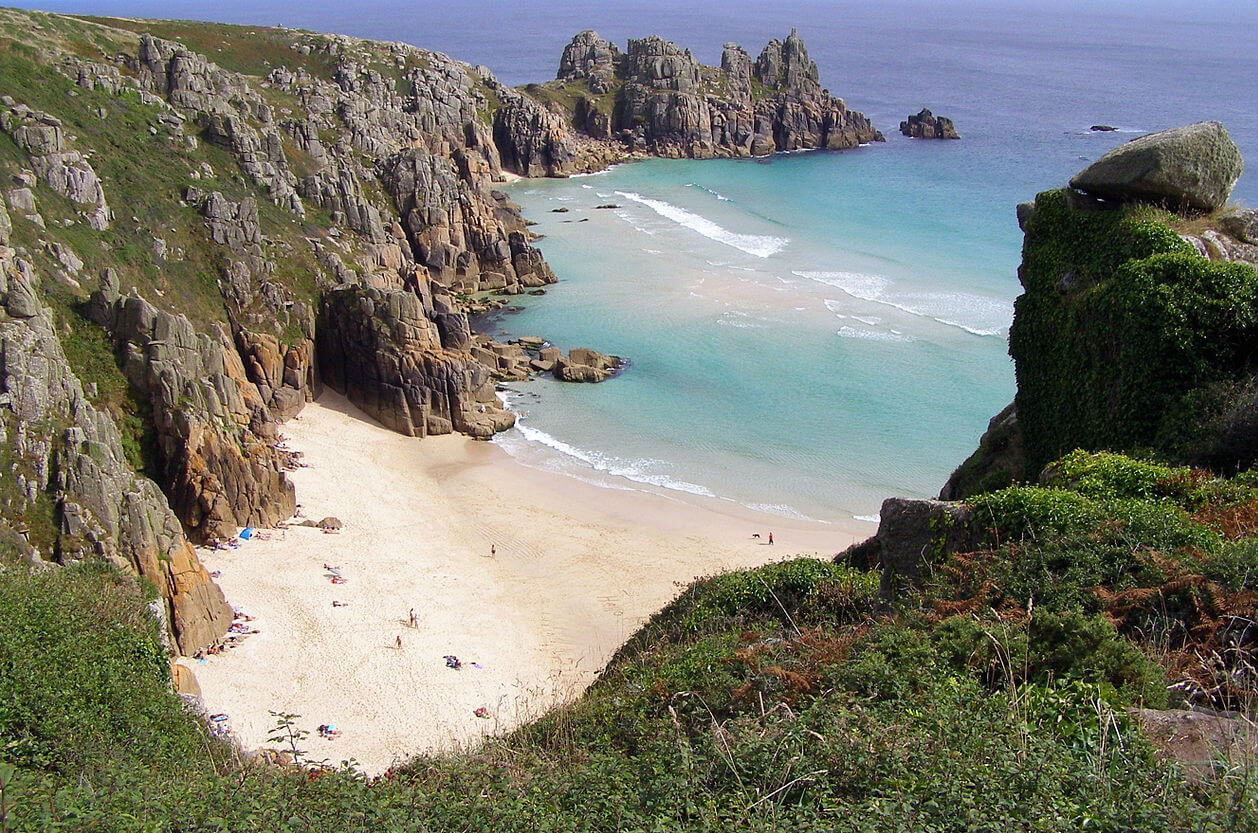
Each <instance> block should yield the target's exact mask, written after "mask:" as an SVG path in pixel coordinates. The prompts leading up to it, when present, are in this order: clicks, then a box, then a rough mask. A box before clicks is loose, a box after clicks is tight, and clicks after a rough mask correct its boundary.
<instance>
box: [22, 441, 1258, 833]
mask: <svg viewBox="0 0 1258 833" xmlns="http://www.w3.org/2000/svg"><path fill="white" fill-rule="evenodd" d="M1050 470H1051V472H1052V474H1051V476H1049V477H1048V478H1046V480H1045V484H1046V485H1043V486H1035V487H1027V486H1023V487H1015V488H1012V489H1007V490H1002V491H1000V492H996V493H992V494H989V495H984V496H982V497H980V498H975V499H974V500H973V501H971V502H970V506H971V507H972V509H973V523H974V524H975V528H976V530H979V532H980V537H979V538H978V539H976V540H979V541H980V542H981V548H979V549H976V550H974V551H972V552H947V551H943V550H942V549H941V550H940V551H939V552H937V553H935V554H933V555H932V560H933V562H934V563H933V574H932V576H931V578H930V579H929V580H928V581H926V582H925V583H924V584H923V585H922V586H921V587H920V588H918V589H916V590H913V591H911V592H909V593H907V594H905V595H902V596H899V597H897V598H895V599H893V600H888V599H885V598H882V597H881V596H880V595H879V592H878V576H877V573H876V572H873V571H869V570H865V569H860V568H857V567H854V566H849V565H847V564H843V563H828V562H821V561H815V560H811V559H805V560H795V561H787V562H783V563H780V564H774V565H770V566H767V567H764V568H760V569H757V570H751V571H745V572H739V573H731V574H726V575H721V576H717V577H714V578H710V579H706V580H703V581H700V582H698V583H696V584H694V585H692V586H690V587H688V588H686V589H685V590H684V591H683V592H682V594H681V595H680V596H679V597H678V598H677V599H676V600H675V601H674V602H673V603H672V604H670V605H669V606H668V607H667V608H665V609H664V610H663V611H661V612H660V613H659V614H657V615H656V616H654V617H653V618H652V619H651V620H650V621H649V622H648V623H647V624H646V625H645V626H644V627H643V628H642V629H641V630H640V631H639V632H638V633H637V634H636V635H635V636H634V637H633V639H631V640H630V641H629V643H628V644H626V645H625V646H624V647H623V648H622V649H621V650H620V651H619V652H618V653H617V655H616V657H615V658H614V659H613V660H612V662H611V663H610V664H609V666H608V668H607V669H606V671H605V672H604V673H603V674H602V676H601V677H600V679H599V681H598V682H597V683H596V684H595V685H594V686H593V687H592V688H591V689H590V690H589V691H588V692H586V694H585V695H583V696H582V697H581V698H580V699H578V700H577V701H576V702H574V703H573V704H571V705H569V706H565V707H562V708H559V709H556V710H554V711H552V712H551V713H549V714H547V715H546V716H544V717H543V718H541V719H540V720H538V721H537V722H535V723H532V724H530V725H527V726H525V727H523V728H521V729H519V730H517V731H515V732H512V733H510V734H508V735H506V736H505V737H501V738H496V739H492V740H490V741H488V742H487V743H486V744H485V745H484V746H482V747H480V748H478V749H473V750H469V751H467V752H464V753H460V754H454V755H448V756H443V757H422V756H421V757H418V758H416V759H414V760H412V761H410V762H407V763H405V764H402V765H400V766H397V767H395V768H394V769H392V770H390V771H389V772H387V773H386V774H384V775H383V776H381V777H379V778H365V777H363V776H362V775H361V774H359V773H357V772H356V771H355V770H354V769H352V768H351V767H350V766H348V765H344V764H342V762H339V761H327V762H323V761H319V760H316V759H317V758H318V757H319V753H318V752H314V751H311V749H310V747H311V746H312V744H311V743H309V742H308V740H307V739H306V738H303V737H302V736H301V735H300V734H297V735H296V736H293V735H291V734H290V733H288V732H286V731H283V725H284V719H283V717H282V716H281V717H280V719H279V720H280V725H279V729H280V730H281V731H278V732H277V734H276V739H277V741H282V742H280V743H277V744H276V748H277V750H284V749H289V750H290V751H291V750H292V749H294V748H295V749H296V758H297V761H296V762H295V763H293V764H289V765H280V766H276V765H271V764H263V763H260V762H258V761H256V760H248V759H244V758H242V757H241V756H240V753H239V752H238V751H236V750H233V749H232V748H230V747H229V746H228V745H226V744H225V743H224V742H222V741H220V740H217V739H215V738H213V737H211V736H210V734H209V733H208V730H207V728H206V726H205V724H203V723H201V722H200V721H199V720H197V719H195V718H193V717H191V716H189V715H188V714H186V713H185V712H184V711H183V709H182V707H181V703H180V701H179V699H178V698H177V697H176V696H175V695H174V694H172V693H171V692H170V690H169V687H168V683H167V676H166V672H165V666H164V663H163V656H164V651H163V648H162V646H161V644H160V641H159V636H158V633H157V631H156V629H155V627H154V625H153V622H152V619H151V618H149V617H148V616H147V614H146V608H145V594H144V592H143V591H142V590H141V589H140V588H139V586H138V585H137V584H136V583H135V582H134V580H133V579H131V578H129V577H127V576H125V575H123V574H121V573H119V572H118V571H116V570H113V569H111V568H102V567H99V566H96V567H93V566H90V565H84V566H82V567H77V568H73V569H66V570H58V571H54V572H51V573H47V572H39V573H29V572H27V571H25V570H23V569H15V568H14V567H13V566H12V565H10V568H9V569H7V570H6V571H5V572H4V573H3V574H2V575H0V640H2V641H3V648H4V656H5V657H6V661H5V663H4V665H3V667H2V668H0V688H3V690H4V691H5V700H4V707H3V710H2V711H0V742H2V743H3V750H4V752H3V754H4V759H5V761H6V762H7V763H6V765H5V769H4V770H3V772H0V776H2V777H3V779H4V804H3V806H4V808H5V809H4V811H3V812H4V814H5V815H4V816H3V819H4V821H3V824H5V825H7V827H6V828H4V829H10V830H25V829H37V828H38V829H47V830H83V829H110V830H245V829H248V830H312V831H313V830H364V831H365V830H451V829H459V830H486V831H492V830H518V829H533V830H674V829H688V830H730V829H737V830H812V829H817V828H818V827H824V828H825V829H835V830H871V831H872V830H888V829H905V828H908V827H913V828H917V829H924V830H966V831H969V830H993V831H995V830H1008V829H1025V830H1045V831H1047V830H1063V831H1065V830H1079V829H1098V830H1132V829H1138V830H1167V831H1172V830H1189V829H1191V830H1219V831H1225V830H1226V831H1231V830H1237V831H1239V830H1247V829H1253V826H1254V825H1255V824H1258V783H1255V781H1254V770H1253V768H1252V766H1251V764H1252V761H1251V760H1248V759H1245V758H1244V757H1242V758H1240V759H1229V758H1228V757H1227V755H1228V750H1226V749H1220V750H1217V751H1218V755H1219V758H1218V760H1217V762H1215V763H1213V764H1211V763H1210V762H1209V761H1207V762H1206V764H1205V771H1204V772H1195V771H1192V770H1185V769H1183V768H1182V767H1184V766H1185V765H1184V764H1180V763H1177V762H1176V761H1174V760H1172V759H1168V758H1167V757H1165V756H1164V755H1162V754H1160V753H1159V752H1158V750H1157V749H1156V748H1155V747H1154V746H1152V745H1151V744H1150V743H1149V741H1148V740H1147V739H1146V738H1145V736H1144V735H1143V734H1142V732H1141V725H1142V724H1141V719H1142V717H1141V716H1142V715H1143V714H1145V712H1141V711H1139V710H1140V709H1143V708H1149V709H1155V708H1165V707H1166V706H1175V705H1182V704H1185V703H1190V702H1195V703H1199V704H1203V705H1204V704H1208V705H1213V706H1215V707H1217V708H1230V709H1237V708H1240V709H1249V708H1252V703H1253V697H1254V694H1255V693H1256V691H1258V685H1256V683H1258V679H1256V678H1255V676H1254V671H1253V664H1252V662H1253V647H1252V642H1250V641H1248V640H1249V639H1250V638H1249V637H1244V638H1242V639H1241V640H1240V641H1239V642H1238V641H1237V639H1236V638H1235V637H1236V635H1237V632H1236V629H1235V626H1234V625H1229V624H1228V623H1229V622H1235V621H1236V619H1237V618H1238V617H1245V616H1248V615H1251V614H1252V610H1253V606H1254V602H1255V599H1258V546H1255V540H1256V539H1255V538H1254V537H1253V536H1254V534H1255V533H1256V532H1258V511H1255V510H1254V507H1255V506H1256V505H1258V500H1256V496H1258V489H1256V488H1255V486H1254V485H1251V484H1250V483H1248V482H1238V481H1236V480H1226V479H1219V478H1213V477H1210V476H1208V475H1204V474H1203V473H1201V472H1198V471H1194V470H1190V469H1184V468H1180V469H1176V468H1169V467H1163V466H1157V465H1153V464H1149V463H1145V462H1141V461H1138V460H1133V459H1131V458H1126V457H1121V456H1118V455H1086V454H1078V453H1076V454H1072V455H1068V456H1067V457H1066V458H1065V459H1063V460H1062V461H1060V463H1058V464H1056V465H1054V466H1053V467H1051V469H1050ZM1217 661H1221V663H1222V664H1218V662H1217ZM1234 751H1235V750H1233V752H1234ZM1248 754H1250V755H1252V754H1253V749H1252V748H1250V751H1249V753H1248ZM280 759H281V760H290V761H291V760H292V758H291V757H289V758H287V759H285V758H280ZM1189 775H1191V777H1188V776H1189Z"/></svg>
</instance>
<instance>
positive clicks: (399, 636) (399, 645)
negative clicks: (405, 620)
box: [396, 633, 402, 651]
mask: <svg viewBox="0 0 1258 833" xmlns="http://www.w3.org/2000/svg"><path fill="white" fill-rule="evenodd" d="M396 644H397V649H398V650H399V651H400V650H402V634H400V633H399V634H398V635H397V643H396Z"/></svg>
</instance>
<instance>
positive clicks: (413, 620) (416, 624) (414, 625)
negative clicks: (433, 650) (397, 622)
mask: <svg viewBox="0 0 1258 833" xmlns="http://www.w3.org/2000/svg"><path fill="white" fill-rule="evenodd" d="M411 627H412V628H417V627H419V620H418V619H416V618H415V608H413V607H412V608H411Z"/></svg>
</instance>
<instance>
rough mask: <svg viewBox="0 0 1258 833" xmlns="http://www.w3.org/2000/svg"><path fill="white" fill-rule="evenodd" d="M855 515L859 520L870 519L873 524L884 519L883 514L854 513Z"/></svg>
mask: <svg viewBox="0 0 1258 833" xmlns="http://www.w3.org/2000/svg"><path fill="white" fill-rule="evenodd" d="M853 517H854V518H855V519H856V520H858V521H868V522H869V523H871V524H876V523H878V522H879V521H881V520H882V516H881V515H854V516H853Z"/></svg>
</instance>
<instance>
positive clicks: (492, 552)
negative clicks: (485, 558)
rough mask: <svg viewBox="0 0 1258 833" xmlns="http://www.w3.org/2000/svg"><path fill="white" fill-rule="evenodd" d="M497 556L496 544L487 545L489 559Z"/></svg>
mask: <svg viewBox="0 0 1258 833" xmlns="http://www.w3.org/2000/svg"><path fill="white" fill-rule="evenodd" d="M497 555H498V545H497V544H490V545H489V557H490V558H494V557H495V556H497Z"/></svg>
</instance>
